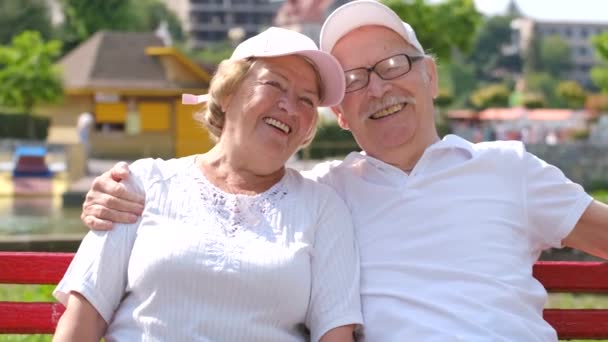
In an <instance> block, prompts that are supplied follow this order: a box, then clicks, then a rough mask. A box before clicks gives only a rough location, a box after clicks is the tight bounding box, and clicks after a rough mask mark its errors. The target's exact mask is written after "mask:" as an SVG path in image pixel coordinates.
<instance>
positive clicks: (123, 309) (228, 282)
mask: <svg viewBox="0 0 608 342" xmlns="http://www.w3.org/2000/svg"><path fill="white" fill-rule="evenodd" d="M193 161H194V158H184V159H178V160H172V161H163V160H152V159H144V160H140V161H137V162H135V163H134V164H133V165H131V167H130V169H131V172H132V177H131V178H130V179H131V180H133V181H135V182H136V183H137V185H138V186H137V187H138V188H139V190H140V192H145V195H146V204H145V211H144V213H143V215H142V218H141V219H140V220H139V221H138V222H137V223H136V224H133V225H124V226H119V227H116V228H114V229H113V230H111V231H108V232H102V231H91V232H90V233H89V234H88V235H87V236H86V237H85V239H84V240H83V242H82V244H81V246H80V248H79V250H78V253H77V254H76V257H75V259H74V261H73V262H72V263H71V265H70V267H69V269H68V271H67V272H66V274H65V276H64V278H63V279H62V281H61V282H60V283H59V285H58V287H57V289H56V290H55V292H54V294H55V296H56V297H57V299H59V300H60V301H61V302H62V303H64V304H65V302H66V300H67V295H68V294H69V292H70V291H76V292H79V293H81V294H82V295H83V296H84V297H85V298H87V300H88V301H89V302H91V304H92V305H93V306H94V307H95V308H96V309H97V310H98V311H99V313H100V314H101V315H102V317H103V318H104V319H105V320H106V321H107V322H109V327H108V330H107V332H106V336H105V339H106V341H139V340H158V341H305V340H308V337H307V336H306V334H305V330H306V329H305V326H307V327H309V329H310V338H311V339H312V340H314V341H316V340H318V339H319V338H320V337H321V336H322V335H323V334H324V333H326V332H327V331H328V330H330V329H332V328H335V327H338V326H342V325H346V324H360V323H362V317H361V308H360V293H359V280H360V279H359V262H358V261H359V259H358V253H357V249H356V244H355V240H354V236H353V228H352V222H351V219H350V214H349V212H348V209H347V208H346V206H345V205H344V203H343V201H342V200H341V199H340V198H339V197H338V196H337V195H336V194H335V192H334V191H333V190H332V189H330V188H329V187H327V186H325V185H322V184H318V183H315V182H312V181H310V180H307V179H304V178H302V176H301V175H300V174H299V173H298V172H296V171H294V170H290V169H288V170H287V171H286V174H285V176H284V177H283V179H282V180H281V181H280V182H278V183H277V184H275V185H274V186H273V187H272V188H271V189H269V190H268V191H266V192H264V193H261V194H258V195H256V196H246V195H234V194H228V193H224V192H223V191H221V190H220V189H218V188H216V187H215V186H213V185H212V184H211V183H209V182H208V181H207V180H206V178H205V177H204V176H203V174H202V173H201V172H200V171H199V169H198V168H197V167H196V166H195V165H194V162H193Z"/></svg>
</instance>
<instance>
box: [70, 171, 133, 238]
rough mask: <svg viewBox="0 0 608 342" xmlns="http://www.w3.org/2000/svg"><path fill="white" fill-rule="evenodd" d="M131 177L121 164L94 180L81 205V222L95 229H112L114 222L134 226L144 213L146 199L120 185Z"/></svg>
mask: <svg viewBox="0 0 608 342" xmlns="http://www.w3.org/2000/svg"><path fill="white" fill-rule="evenodd" d="M128 177H129V167H128V165H127V163H125V162H119V163H117V164H116V165H114V167H112V169H110V170H108V171H106V172H104V173H103V174H102V175H101V176H99V177H97V178H95V180H94V181H93V184H92V186H91V189H89V192H87V195H86V198H85V201H84V203H83V204H82V214H81V215H80V219H81V220H82V222H84V224H85V225H87V227H89V228H91V229H94V230H108V229H112V226H113V225H114V223H134V222H135V221H137V219H138V217H139V216H140V215H141V213H142V212H143V210H144V197H143V196H141V195H139V194H136V193H133V192H130V191H129V190H127V188H126V187H125V186H124V184H122V183H121V181H123V180H126V179H127V178H128Z"/></svg>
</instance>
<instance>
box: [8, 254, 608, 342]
mask: <svg viewBox="0 0 608 342" xmlns="http://www.w3.org/2000/svg"><path fill="white" fill-rule="evenodd" d="M72 257H73V254H71V253H36V252H0V283H4V284H57V282H58V281H59V280H60V279H61V278H62V276H63V273H64V272H65V270H66V269H67V267H68V265H69V263H70V261H71V260H72ZM534 276H535V277H536V278H537V279H538V280H540V281H541V282H542V283H543V285H544V286H545V288H546V289H547V290H548V291H549V292H569V293H608V263H600V262H538V263H537V264H535V265H534ZM63 310H64V308H63V306H62V305H61V304H57V303H31V302H0V334H49V333H53V331H54V329H55V325H56V324H57V321H58V320H59V317H61V314H62V313H63ZM544 316H545V319H546V320H547V321H548V322H549V323H550V324H551V325H552V326H553V327H555V329H556V330H557V332H558V335H559V338H560V339H574V338H577V339H608V308H605V309H546V310H545V312H544Z"/></svg>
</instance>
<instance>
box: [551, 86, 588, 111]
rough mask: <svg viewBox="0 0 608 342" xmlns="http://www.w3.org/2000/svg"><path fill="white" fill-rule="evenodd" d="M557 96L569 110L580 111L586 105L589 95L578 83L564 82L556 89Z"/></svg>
mask: <svg viewBox="0 0 608 342" xmlns="http://www.w3.org/2000/svg"><path fill="white" fill-rule="evenodd" d="M555 94H556V95H557V97H558V98H559V99H560V100H561V101H560V102H561V103H562V104H563V105H564V106H566V107H567V108H573V109H579V108H582V107H583V105H584V104H585V99H586V97H587V94H585V90H584V89H583V87H581V85H580V84H578V82H576V81H562V82H560V83H559V84H558V85H557V87H556V88H555Z"/></svg>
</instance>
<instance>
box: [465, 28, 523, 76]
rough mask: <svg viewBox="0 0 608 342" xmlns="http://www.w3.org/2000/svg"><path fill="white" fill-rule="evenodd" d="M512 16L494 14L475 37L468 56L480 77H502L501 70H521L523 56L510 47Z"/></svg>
mask: <svg viewBox="0 0 608 342" xmlns="http://www.w3.org/2000/svg"><path fill="white" fill-rule="evenodd" d="M512 19H513V18H512V17H510V16H493V17H489V18H487V19H486V20H484V22H483V25H482V26H481V28H480V30H479V33H478V34H477V36H476V38H475V42H474V45H473V49H471V53H470V55H469V56H468V58H467V61H468V62H469V63H471V65H473V66H475V69H476V74H477V77H478V78H481V79H484V80H497V79H500V78H501V77H499V71H501V70H502V71H505V72H510V73H513V72H519V71H520V70H521V58H520V57H519V55H518V54H517V53H515V52H514V51H513V53H510V52H509V51H508V47H509V46H511V45H512V41H511V20H512Z"/></svg>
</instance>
